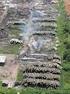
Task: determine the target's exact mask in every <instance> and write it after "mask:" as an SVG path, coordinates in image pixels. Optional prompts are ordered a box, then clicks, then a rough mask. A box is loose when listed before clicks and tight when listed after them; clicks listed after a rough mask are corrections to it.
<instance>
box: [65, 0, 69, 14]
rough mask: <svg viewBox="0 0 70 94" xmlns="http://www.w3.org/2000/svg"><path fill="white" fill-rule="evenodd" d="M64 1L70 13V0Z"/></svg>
mask: <svg viewBox="0 0 70 94" xmlns="http://www.w3.org/2000/svg"><path fill="white" fill-rule="evenodd" d="M64 3H65V9H66V11H67V14H68V15H70V0H64Z"/></svg>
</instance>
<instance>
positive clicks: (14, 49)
mask: <svg viewBox="0 0 70 94" xmlns="http://www.w3.org/2000/svg"><path fill="white" fill-rule="evenodd" d="M20 47H21V45H20V44H15V45H8V46H6V47H4V48H0V54H18V53H19V48H20Z"/></svg>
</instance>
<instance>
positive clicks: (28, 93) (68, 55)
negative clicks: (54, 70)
mask: <svg viewBox="0 0 70 94" xmlns="http://www.w3.org/2000/svg"><path fill="white" fill-rule="evenodd" d="M59 12H60V16H59V17H58V19H57V25H58V27H57V33H58V37H59V40H60V47H59V48H58V52H59V54H60V55H61V57H62V62H63V64H62V66H63V70H62V74H61V77H62V79H61V82H62V86H61V87H60V89H56V90H52V89H51V90H49V89H48V90H46V89H41V88H30V87H27V88H23V89H20V90H16V89H7V88H3V87H1V84H0V94H17V91H19V92H20V94H70V21H69V20H68V18H67V15H66V12H65V10H64V3H63V0H60V1H59ZM13 47H14V48H13ZM16 48H17V49H19V46H18V45H16V46H12V45H11V48H10V50H9V51H11V52H13V53H17V49H16ZM3 50H4V49H3ZM0 51H1V50H0ZM5 51H6V48H5ZM21 75H22V71H21V72H20V71H19V73H18V75H17V80H19V81H20V80H21V79H22V76H21Z"/></svg>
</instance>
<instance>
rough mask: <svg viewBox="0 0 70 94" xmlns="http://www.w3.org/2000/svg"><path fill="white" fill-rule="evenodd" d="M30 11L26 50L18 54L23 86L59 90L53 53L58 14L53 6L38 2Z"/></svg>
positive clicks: (58, 62) (56, 43)
mask: <svg viewBox="0 0 70 94" xmlns="http://www.w3.org/2000/svg"><path fill="white" fill-rule="evenodd" d="M35 3H36V2H35ZM35 3H34V5H35ZM33 8H34V9H33V11H32V14H31V15H30V18H29V21H30V22H31V25H30V26H32V27H29V28H28V29H29V30H32V31H31V33H30V34H29V36H28V37H29V38H28V44H27V50H25V48H24V49H22V52H20V54H19V60H20V62H21V64H22V65H23V85H24V86H32V87H33V86H38V87H45V88H49V87H51V88H57V87H59V86H60V74H61V69H62V67H61V58H60V56H59V55H58V53H57V47H58V46H59V40H58V37H57V33H56V27H57V24H56V19H57V16H58V11H57V10H56V8H55V7H54V5H53V4H49V3H47V4H44V3H43V2H42V1H41V2H39V4H37V5H36V6H34V7H33ZM33 12H34V13H33ZM33 39H34V40H35V42H36V43H39V45H38V47H37V48H34V47H35V46H34V45H33V42H34V41H33ZM34 44H35V43H34ZM33 46H34V47H33Z"/></svg>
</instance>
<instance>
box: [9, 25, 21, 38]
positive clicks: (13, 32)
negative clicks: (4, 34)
mask: <svg viewBox="0 0 70 94" xmlns="http://www.w3.org/2000/svg"><path fill="white" fill-rule="evenodd" d="M9 29H10V32H9V34H10V35H11V36H15V37H16V38H18V36H19V33H20V30H19V28H18V26H17V25H12V26H11V27H9Z"/></svg>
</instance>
